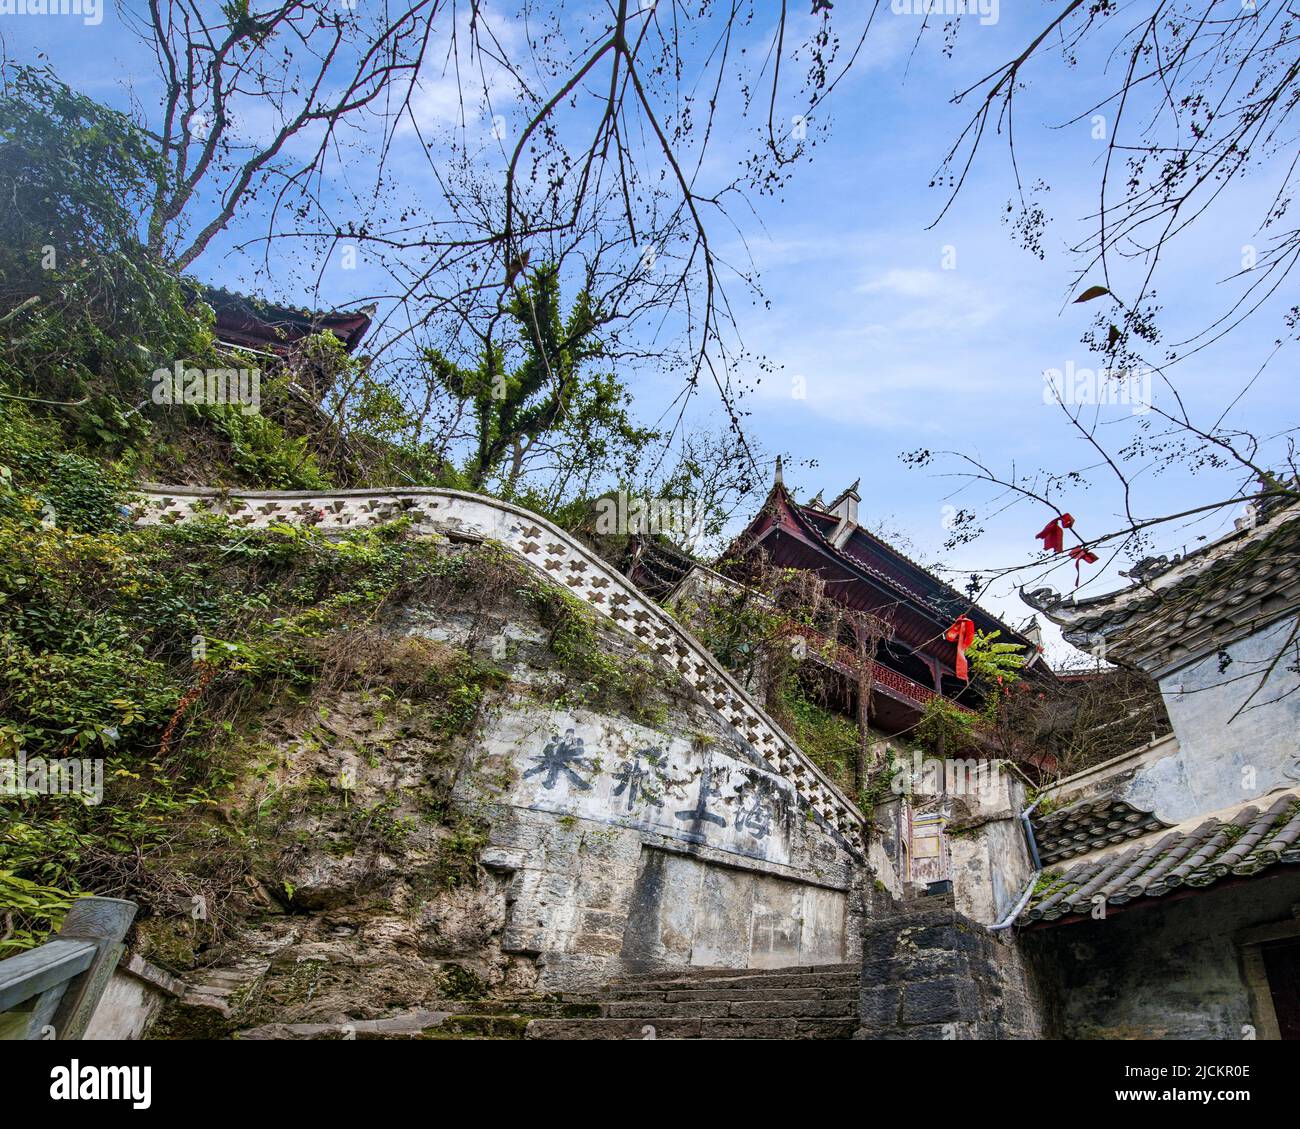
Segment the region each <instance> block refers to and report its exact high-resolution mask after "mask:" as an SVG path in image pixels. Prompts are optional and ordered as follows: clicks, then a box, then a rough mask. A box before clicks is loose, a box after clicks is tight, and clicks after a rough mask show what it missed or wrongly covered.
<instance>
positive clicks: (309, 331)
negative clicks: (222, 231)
mask: <svg viewBox="0 0 1300 1129" xmlns="http://www.w3.org/2000/svg"><path fill="white" fill-rule="evenodd" d="M199 297H201V298H202V299H203V301H205V302H207V304H208V305H209V306H211V307H212V309H213V311H214V312H215V313H216V315H217V319H216V326H215V331H216V337H217V340H218V341H220V342H221V343H222V344H224V345H231V346H234V347H236V348H239V349H254V350H257V351H259V352H264V353H273V354H275V355H276V356H278V357H285V356H288V354H289V352H290V351H291V350H292V348H293V346H294V345H296V344H297V343H298V342H299V341H302V340H303V339H304V338H306V337H310V336H311V335H313V334H316V333H332V334H333V335H334V336H335V337H337V338H338V339H339V340H340V341H342V342H343V347H344V348H345V349H346V350H347V351H348V352H349V353H352V352H355V350H356V348H357V346H359V345H360V344H361V341H362V339H363V338H364V337H365V335H366V333H367V331H368V330H369V329H370V321H371V319H372V318H373V317H374V314H375V307H374V306H363V307H361V308H359V309H356V310H333V311H323V310H308V309H300V308H294V307H290V306H276V305H273V304H271V303H270V302H264V301H262V300H261V299H259V298H252V297H249V296H248V295H246V294H236V293H234V292H233V291H230V290H223V289H221V288H219V287H215V286H204V287H201V288H200V290H199Z"/></svg>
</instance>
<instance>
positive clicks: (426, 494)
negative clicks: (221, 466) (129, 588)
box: [133, 485, 865, 847]
mask: <svg viewBox="0 0 1300 1129" xmlns="http://www.w3.org/2000/svg"><path fill="white" fill-rule="evenodd" d="M204 515H220V516H225V517H226V518H228V519H229V520H230V521H231V522H233V523H234V524H235V525H243V526H248V527H250V528H254V529H257V528H265V527H266V526H268V525H272V524H276V523H290V524H292V523H298V524H303V523H306V524H310V525H314V526H316V527H317V528H319V529H321V530H323V531H326V532H341V531H346V530H349V529H357V528H363V527H365V526H367V525H376V524H380V523H382V522H385V521H392V520H394V519H395V518H399V517H408V518H409V519H410V520H411V522H412V524H413V527H414V528H415V530H416V531H417V532H419V531H424V532H439V533H443V534H450V535H452V536H455V535H457V534H460V535H463V536H468V537H473V538H486V539H491V540H493V541H498V542H500V543H501V544H503V545H505V546H507V547H508V548H509V549H511V550H512V551H513V552H515V553H517V554H518V555H519V556H520V557H522V558H523V559H524V560H525V561H526V562H527V563H528V564H530V565H531V566H532V567H533V568H535V569H536V570H537V571H538V572H540V573H541V574H542V575H543V576H545V577H546V578H547V579H548V580H550V581H551V582H552V583H554V584H557V585H559V586H560V587H562V588H565V589H567V590H568V591H569V592H571V593H572V594H573V595H574V596H576V597H577V598H578V599H580V600H582V601H583V603H585V604H587V605H588V606H589V607H591V608H592V609H593V610H595V611H596V612H598V613H599V614H600V615H602V616H604V617H605V618H607V619H610V620H613V621H614V622H615V623H616V624H618V625H619V626H620V627H622V628H623V629H624V630H626V631H629V632H630V633H631V634H632V635H633V636H635V637H636V638H637V639H639V640H641V641H642V642H643V643H644V644H646V646H648V647H649V648H650V649H651V650H653V651H655V652H656V653H657V654H659V655H660V656H662V658H663V659H664V661H666V662H667V663H668V664H669V665H670V666H672V667H674V668H675V669H676V670H678V671H679V672H680V673H681V675H682V677H683V678H685V679H686V680H687V681H688V682H689V683H690V684H691V685H692V686H693V687H694V688H695V689H696V690H697V691H698V692H699V693H700V695H701V696H702V697H703V698H704V699H705V700H706V701H707V702H709V703H710V704H711V705H712V706H713V707H714V708H715V709H716V710H717V711H718V712H719V713H720V714H721V715H722V716H723V718H725V719H726V721H727V722H728V723H729V724H730V725H731V726H732V727H733V728H734V729H735V730H736V732H737V733H738V734H740V735H741V736H742V737H744V738H745V740H747V741H748V742H749V743H750V745H752V746H753V748H754V749H755V750H756V751H757V752H758V754H759V755H760V756H761V757H763V758H764V760H766V761H767V762H768V764H770V765H771V766H772V768H773V770H774V771H776V772H779V773H780V774H781V775H783V776H784V777H786V779H788V780H789V781H790V782H791V783H792V784H793V785H794V786H795V788H796V790H797V791H798V792H799V794H800V795H801V796H802V797H803V798H804V799H805V800H807V802H808V803H809V805H810V806H811V807H812V809H813V810H814V811H816V812H817V813H818V814H819V815H820V816H821V817H822V818H823V819H825V820H826V822H827V823H828V824H830V826H831V827H833V828H835V829H836V830H837V831H839V833H840V834H842V835H844V836H845V837H846V838H848V839H849V841H850V842H851V843H853V844H854V846H855V847H856V846H857V845H858V843H859V838H860V834H861V831H862V828H863V825H864V822H865V820H864V819H863V816H862V813H861V812H860V811H858V809H857V808H856V807H855V806H854V805H853V804H852V803H850V802H849V800H848V799H846V798H845V797H844V795H843V794H842V793H841V792H840V791H839V790H838V789H837V788H836V787H835V786H834V785H833V784H832V783H831V782H830V781H829V780H828V779H827V778H826V777H825V775H823V773H822V772H821V770H820V769H818V768H817V766H816V765H814V764H813V763H812V761H810V760H809V759H808V757H807V756H806V755H805V754H804V753H803V751H802V750H800V748H799V747H798V746H797V745H796V744H795V743H794V742H793V741H791V740H790V738H789V737H787V736H786V734H785V733H784V732H782V730H781V729H780V727H779V726H778V725H777V724H776V723H775V722H774V721H773V720H772V719H771V718H770V717H768V715H767V714H766V713H765V712H764V711H763V710H762V709H761V708H760V707H759V706H758V705H757V703H755V702H754V701H753V700H752V699H751V698H750V697H749V695H748V694H747V693H746V692H745V691H744V690H743V689H742V688H741V687H740V686H739V685H738V684H737V683H736V681H735V680H734V679H733V678H732V677H731V675H730V674H728V673H727V671H726V670H724V669H723V668H722V667H721V666H720V665H719V664H718V662H717V660H716V659H715V658H714V657H713V655H712V654H710V653H709V651H708V650H707V649H706V648H705V647H704V646H702V645H701V644H700V643H699V642H698V641H696V639H695V638H694V637H693V636H692V635H691V634H690V633H689V632H687V631H686V630H685V629H684V628H682V626H681V625H680V624H678V623H677V621H676V620H674V619H673V618H672V617H671V616H670V615H668V613H667V612H665V611H664V610H663V609H662V608H660V607H659V606H658V605H657V604H655V603H654V602H653V601H652V600H650V599H649V598H647V597H646V596H644V595H642V594H641V593H640V592H639V591H638V590H637V589H636V587H635V586H634V585H633V584H632V583H631V582H630V581H629V580H628V579H627V578H626V577H625V576H623V574H622V573H620V572H617V571H615V570H614V569H612V568H610V567H609V566H608V565H607V564H606V563H605V562H604V561H602V560H601V559H600V558H599V557H598V556H596V555H595V554H594V553H592V552H591V551H590V550H588V549H587V548H586V547H585V546H583V545H581V544H580V543H579V542H577V541H576V540H574V538H572V537H571V536H570V535H569V534H567V533H565V532H563V531H562V530H560V529H558V528H556V527H555V526H554V525H552V524H551V523H550V522H548V521H546V520H545V519H543V518H540V517H538V516H537V515H536V514H532V513H529V512H528V511H527V510H523V509H520V508H519V507H517V506H512V505H510V504H509V503H508V502H501V501H498V500H497V499H495V498H485V497H483V496H482V495H478V494H467V493H464V492H462V491H459V490H439V489H432V488H412V489H406V490H394V491H375V490H336V491H330V492H301V491H261V490H240V491H238V492H231V491H221V490H216V489H211V488H204V487H188V486H156V485H149V486H146V487H145V488H144V489H142V490H141V491H140V502H139V504H138V505H137V506H136V507H135V508H134V510H133V517H134V519H135V521H136V522H137V524H140V525H162V524H172V523H176V522H182V521H187V520H190V519H192V518H196V517H201V516H204Z"/></svg>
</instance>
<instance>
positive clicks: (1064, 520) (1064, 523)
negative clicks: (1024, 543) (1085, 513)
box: [1034, 514, 1074, 553]
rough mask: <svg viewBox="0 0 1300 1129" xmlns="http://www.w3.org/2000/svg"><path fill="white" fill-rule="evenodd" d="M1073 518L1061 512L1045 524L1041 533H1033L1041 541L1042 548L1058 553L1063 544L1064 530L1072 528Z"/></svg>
mask: <svg viewBox="0 0 1300 1129" xmlns="http://www.w3.org/2000/svg"><path fill="white" fill-rule="evenodd" d="M1073 525H1074V518H1072V517H1071V516H1070V515H1069V514H1062V515H1061V516H1060V517H1054V518H1052V520H1051V521H1049V522H1048V523H1047V524H1046V525H1045V526H1043V529H1042V532H1041V533H1035V534H1034V536H1035V537H1037V538H1038V539H1039V540H1040V541H1041V542H1042V543H1043V548H1044V549H1045V550H1047V551H1050V552H1053V553H1059V552H1060V551H1061V549H1062V548H1064V546H1065V531H1066V530H1067V529H1070V528H1072V527H1073Z"/></svg>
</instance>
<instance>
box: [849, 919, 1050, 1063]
mask: <svg viewBox="0 0 1300 1129" xmlns="http://www.w3.org/2000/svg"><path fill="white" fill-rule="evenodd" d="M863 952H864V954H867V957H866V959H865V960H864V963H863V978H862V993H861V997H860V1001H859V1018H860V1021H861V1026H860V1027H859V1028H858V1030H857V1031H856V1032H855V1035H854V1037H855V1038H862V1039H909V1040H911V1039H968V1038H1001V1039H1008V1038H1009V1039H1017V1038H1020V1039H1027V1038H1037V1037H1040V1036H1041V1035H1042V1033H1043V1022H1044V1021H1043V1009H1042V1007H1041V1006H1040V1004H1039V1001H1038V997H1037V991H1036V987H1035V985H1034V982H1033V979H1032V977H1031V974H1030V971H1029V969H1028V968H1027V966H1026V964H1025V961H1024V959H1023V954H1022V953H1021V952H1020V951H1019V950H1018V949H1017V948H1015V947H1014V946H1013V945H1011V944H1007V943H1005V939H1003V938H1000V937H998V936H997V935H995V934H990V933H989V932H987V931H986V930H985V929H984V928H983V927H982V926H980V925H978V924H976V923H975V922H972V921H970V920H968V919H967V918H965V917H964V916H963V915H962V914H960V913H958V912H957V911H956V909H955V908H954V905H953V897H952V895H946V896H942V897H933V898H921V899H917V900H915V901H912V902H903V903H899V904H898V906H896V907H895V911H894V912H893V913H892V914H888V915H883V916H880V917H876V918H873V919H872V920H871V922H870V923H869V926H868V931H867V936H866V937H865V938H864V941H863Z"/></svg>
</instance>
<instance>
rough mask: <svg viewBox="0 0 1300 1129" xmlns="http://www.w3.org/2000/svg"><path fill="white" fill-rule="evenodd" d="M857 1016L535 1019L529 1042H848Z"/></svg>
mask: <svg viewBox="0 0 1300 1129" xmlns="http://www.w3.org/2000/svg"><path fill="white" fill-rule="evenodd" d="M857 1026H858V1020H857V1017H856V1016H847V1017H834V1018H816V1019H796V1018H766V1019H761V1018H750V1019H740V1018H721V1017H717V1018H705V1017H700V1018H698V1019H673V1018H669V1019H657V1020H650V1019H627V1018H624V1019H618V1018H613V1017H610V1018H605V1019H534V1020H533V1021H532V1022H531V1023H529V1024H528V1027H527V1031H526V1034H525V1036H524V1037H525V1038H528V1039H848V1038H851V1037H852V1035H853V1032H854V1031H855V1030H856V1029H857Z"/></svg>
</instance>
